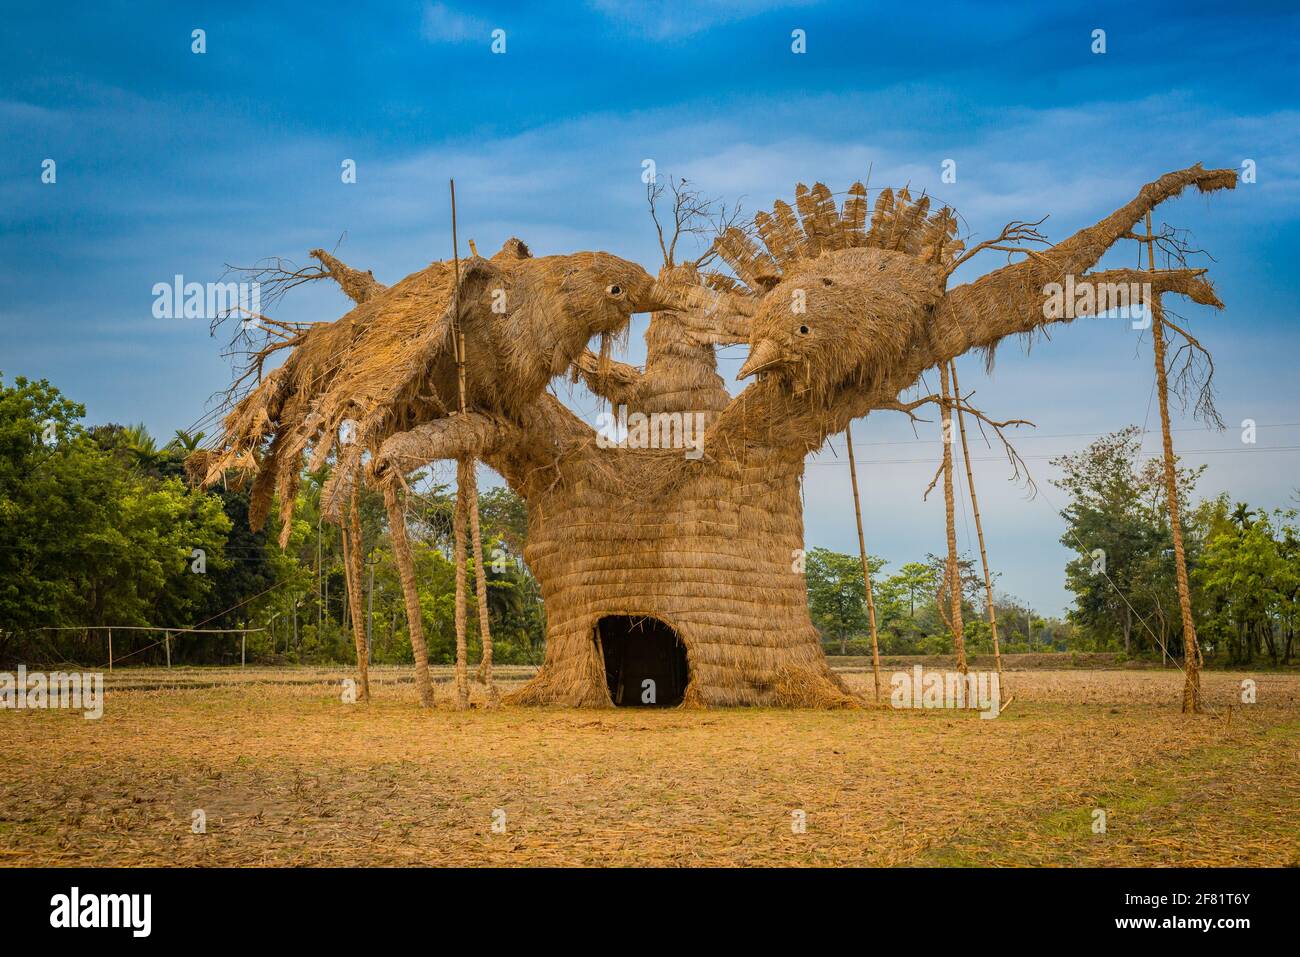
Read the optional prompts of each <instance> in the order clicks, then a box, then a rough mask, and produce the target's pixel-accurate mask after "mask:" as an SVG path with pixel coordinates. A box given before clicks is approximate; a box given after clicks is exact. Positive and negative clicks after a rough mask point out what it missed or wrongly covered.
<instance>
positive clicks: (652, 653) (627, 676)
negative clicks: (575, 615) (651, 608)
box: [596, 615, 690, 708]
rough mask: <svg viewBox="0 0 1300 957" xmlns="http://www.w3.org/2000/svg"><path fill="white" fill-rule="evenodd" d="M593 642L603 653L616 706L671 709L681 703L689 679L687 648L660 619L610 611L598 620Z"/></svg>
mask: <svg viewBox="0 0 1300 957" xmlns="http://www.w3.org/2000/svg"><path fill="white" fill-rule="evenodd" d="M596 642H597V644H598V645H599V646H600V650H601V653H602V654H603V655H604V657H605V679H606V680H607V681H608V682H609V699H610V700H611V701H612V702H614V704H616V705H618V706H620V707H632V708H671V707H674V706H676V705H679V704H681V703H682V698H683V697H684V696H685V695H686V682H687V680H688V679H689V677H690V673H689V671H688V670H687V665H686V646H685V645H684V644H682V640H681V639H680V638H679V637H677V632H675V631H673V630H672V629H671V628H669V627H668V626H667V625H666V624H664V623H663V622H662V621H660V620H659V619H657V618H645V617H640V616H636V617H634V616H630V615H609V616H607V617H605V618H602V619H601V620H600V621H598V622H597V623H596ZM647 682H653V683H652V684H647Z"/></svg>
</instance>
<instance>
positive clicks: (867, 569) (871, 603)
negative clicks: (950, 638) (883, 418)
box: [844, 424, 880, 701]
mask: <svg viewBox="0 0 1300 957" xmlns="http://www.w3.org/2000/svg"><path fill="white" fill-rule="evenodd" d="M844 440H845V442H846V443H848V447H849V481H850V482H851V483H852V484H853V515H854V517H855V518H856V519H857V520H858V554H859V555H861V556H862V583H863V584H864V585H865V586H866V588H867V619H868V620H869V621H870V622H871V674H872V677H873V678H874V679H875V683H876V700H877V701H879V700H880V643H879V641H878V640H877V638H876V602H875V599H874V598H873V597H872V595H871V566H870V565H869V564H868V563H867V540H866V537H865V536H864V535H863V533H862V504H861V502H860V501H859V499H858V466H857V463H856V462H855V461H854V459H853V427H852V425H851V424H850V425H849V426H848V427H846V428H845V429H844Z"/></svg>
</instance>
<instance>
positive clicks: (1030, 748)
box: [0, 668, 1300, 866]
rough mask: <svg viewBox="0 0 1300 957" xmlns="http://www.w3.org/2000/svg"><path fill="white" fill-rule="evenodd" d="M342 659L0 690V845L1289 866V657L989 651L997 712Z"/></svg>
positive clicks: (1297, 860) (336, 860)
mask: <svg viewBox="0 0 1300 957" xmlns="http://www.w3.org/2000/svg"><path fill="white" fill-rule="evenodd" d="M526 673H527V671H526V670H523V669H515V670H510V669H506V670H505V676H506V678H507V679H508V681H507V684H509V683H514V682H518V681H519V680H522V679H523V677H524V676H525V675H526ZM347 676H348V672H347V671H346V670H344V669H341V668H340V669H312V668H292V669H291V668H281V669H263V668H249V669H247V670H245V671H242V672H241V671H240V670H239V669H180V668H178V669H174V670H172V671H165V670H142V669H134V670H125V669H120V670H118V671H117V672H116V673H115V674H114V675H113V676H112V677H111V679H110V680H109V683H108V688H109V692H108V696H107V702H106V705H105V709H104V715H103V718H102V719H100V720H98V721H87V720H84V719H83V718H82V717H81V715H80V713H73V712H66V711H15V710H0V761H3V763H4V774H3V776H2V777H0V865H8V866H33V865H56V864H67V865H77V864H86V865H169V864H172V865H282V864H298V865H326V864H330V865H354V864H356V865H367V864H387V865H406V864H412V865H414V864H422V865H448V864H457V865H482V864H487V865H508V866H514V865H688V866H689V865H705V866H712V865H797V866H806V865H814V866H821V865H912V864H953V865H963V864H975V865H986V864H994V865H1081V864H1099V865H1193V866H1194V865H1232V864H1246V865H1300V675H1295V674H1267V673H1261V674H1249V673H1237V672H1233V673H1223V672H1211V673H1208V674H1206V676H1205V679H1204V687H1205V692H1206V699H1207V702H1208V703H1209V705H1210V706H1211V708H1212V709H1213V710H1212V712H1211V713H1207V714H1206V715H1203V716H1200V717H1196V718H1192V719H1190V720H1188V719H1184V718H1183V717H1182V716H1181V715H1180V714H1179V713H1178V702H1179V700H1180V695H1181V680H1182V679H1181V674H1180V673H1179V672H1177V671H1176V670H1168V671H1165V670H1134V671H1087V670H1058V671H1050V670H1030V671H1022V672H1016V673H1012V674H1010V675H1008V677H1007V686H1008V687H1007V688H1006V689H1005V690H1004V693H1003V700H1004V701H1005V700H1006V699H1007V698H1008V697H1009V696H1011V695H1014V701H1013V702H1012V703H1011V705H1010V706H1009V707H1008V708H1007V709H1006V711H1005V712H1004V713H1003V714H1002V716H1001V717H1000V718H998V719H997V720H981V719H980V718H979V717H978V716H977V715H976V714H975V713H973V712H952V711H933V710H931V711H895V710H891V709H889V708H887V707H886V708H871V707H867V708H863V709H862V710H858V711H841V712H819V711H775V710H763V709H750V710H703V711H684V710H663V711H652V710H606V711H597V710H588V711H575V710H560V709H520V708H508V709H500V710H493V711H485V710H480V709H477V708H476V709H475V710H472V711H470V712H456V711H452V710H450V709H449V708H447V707H446V704H445V702H446V700H447V698H448V696H449V693H450V687H449V685H447V684H445V683H444V684H443V685H442V686H440V695H441V697H442V699H443V701H444V704H443V706H442V707H440V708H439V709H437V710H434V711H432V712H422V711H421V710H420V709H418V708H417V707H416V703H415V692H414V687H413V685H411V684H410V682H409V677H410V675H409V669H387V668H379V669H376V670H375V672H374V677H373V692H374V700H373V701H372V703H370V704H369V705H347V704H344V703H342V701H341V696H340V689H339V684H340V681H341V679H343V678H345V677H347ZM448 677H449V675H448V673H447V672H446V671H445V670H442V671H440V672H439V678H440V679H442V680H443V681H444V682H445V681H446V679H447V678H448ZM1244 678H1251V679H1253V680H1254V681H1256V683H1257V694H1258V700H1257V703H1255V704H1242V703H1241V700H1240V698H1241V691H1240V686H1241V681H1242V680H1243V679H1244ZM846 680H848V681H849V682H850V684H852V685H854V686H855V687H856V688H858V689H859V690H861V691H863V692H864V693H865V694H866V695H867V697H868V698H870V696H871V683H872V682H871V675H870V672H869V670H868V671H867V672H866V673H861V672H859V671H856V670H852V669H851V670H850V672H849V673H848V674H847V676H846ZM477 691H478V689H477V686H476V693H477ZM1230 706H1231V710H1229V708H1230ZM196 810H202V811H203V812H204V814H205V815H206V827H207V832H206V833H205V834H195V833H192V831H191V824H192V820H193V813H194V811H196ZM1099 810H1100V811H1104V812H1105V823H1106V829H1105V833H1094V827H1093V825H1094V821H1095V820H1097V816H1096V813H1095V812H1097V811H1099ZM796 812H802V820H804V821H805V822H806V829H805V830H803V832H802V833H796V831H797V830H798V827H797V826H796V825H797V824H798V822H799V820H800V817H801V816H800V815H799V814H797V813H796ZM494 820H495V821H496V822H497V824H498V829H496V830H494V827H493V824H494ZM502 824H503V825H504V829H503V831H502V830H501V825H502Z"/></svg>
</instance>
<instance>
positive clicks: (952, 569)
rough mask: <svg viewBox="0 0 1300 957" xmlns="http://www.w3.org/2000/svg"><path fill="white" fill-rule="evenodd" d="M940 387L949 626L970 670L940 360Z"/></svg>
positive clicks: (948, 411)
mask: <svg viewBox="0 0 1300 957" xmlns="http://www.w3.org/2000/svg"><path fill="white" fill-rule="evenodd" d="M939 382H940V391H941V393H942V397H943V502H944V511H945V516H946V518H947V525H948V567H947V579H948V602H949V607H950V608H951V612H950V621H949V627H950V628H952V640H953V645H954V647H955V648H956V650H957V670H958V671H959V672H961V673H962V674H966V671H967V668H966V635H965V633H964V630H963V625H962V620H961V565H960V564H959V563H958V561H957V519H956V511H955V508H954V503H953V481H952V472H953V464H952V440H953V435H952V406H953V402H952V390H951V387H950V386H949V382H948V363H946V362H941V363H939Z"/></svg>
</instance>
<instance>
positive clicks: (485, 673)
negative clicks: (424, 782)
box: [451, 179, 497, 708]
mask: <svg viewBox="0 0 1300 957" xmlns="http://www.w3.org/2000/svg"><path fill="white" fill-rule="evenodd" d="M451 245H452V256H453V259H454V263H455V269H456V286H455V289H454V291H453V293H452V315H453V316H454V317H455V321H456V335H455V339H456V380H457V386H458V389H459V393H458V397H457V412H458V413H459V414H460V415H464V414H465V410H466V400H465V365H466V363H465V359H466V355H465V327H464V325H463V324H462V323H461V321H460V243H459V242H458V240H457V234H456V181H455V180H454V179H453V180H452V181H451ZM470 248H471V249H473V248H474V246H473V243H471V244H470ZM477 481H478V480H477V477H476V475H475V470H474V457H473V456H470V455H463V456H461V457H460V459H459V461H458V463H457V475H456V518H457V520H454V521H453V522H452V528H453V531H454V532H455V534H456V535H457V541H456V554H457V555H458V556H460V557H459V558H458V559H457V562H456V587H457V591H456V690H457V695H458V701H459V703H460V706H461V707H462V708H464V707H468V706H469V675H468V669H467V663H466V658H467V655H468V651H467V643H466V640H465V627H466V625H465V619H466V608H465V606H466V604H467V601H466V597H465V594H464V592H465V581H464V576H465V562H466V560H467V558H466V551H467V549H466V544H465V541H464V536H465V533H466V531H468V532H469V534H470V536H471V539H472V541H471V545H472V547H473V553H472V554H473V558H474V592H475V598H476V600H477V606H478V622H479V638H480V641H481V643H482V646H483V657H482V661H481V663H480V665H479V674H480V675H481V676H482V680H483V683H484V684H485V685H486V686H487V700H488V704H489V705H495V704H496V702H497V689H496V684H495V683H494V681H493V678H492V629H491V626H490V624H489V621H488V603H487V569H486V568H484V567H483V538H482V533H481V530H480V525H479V511H478V485H477Z"/></svg>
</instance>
